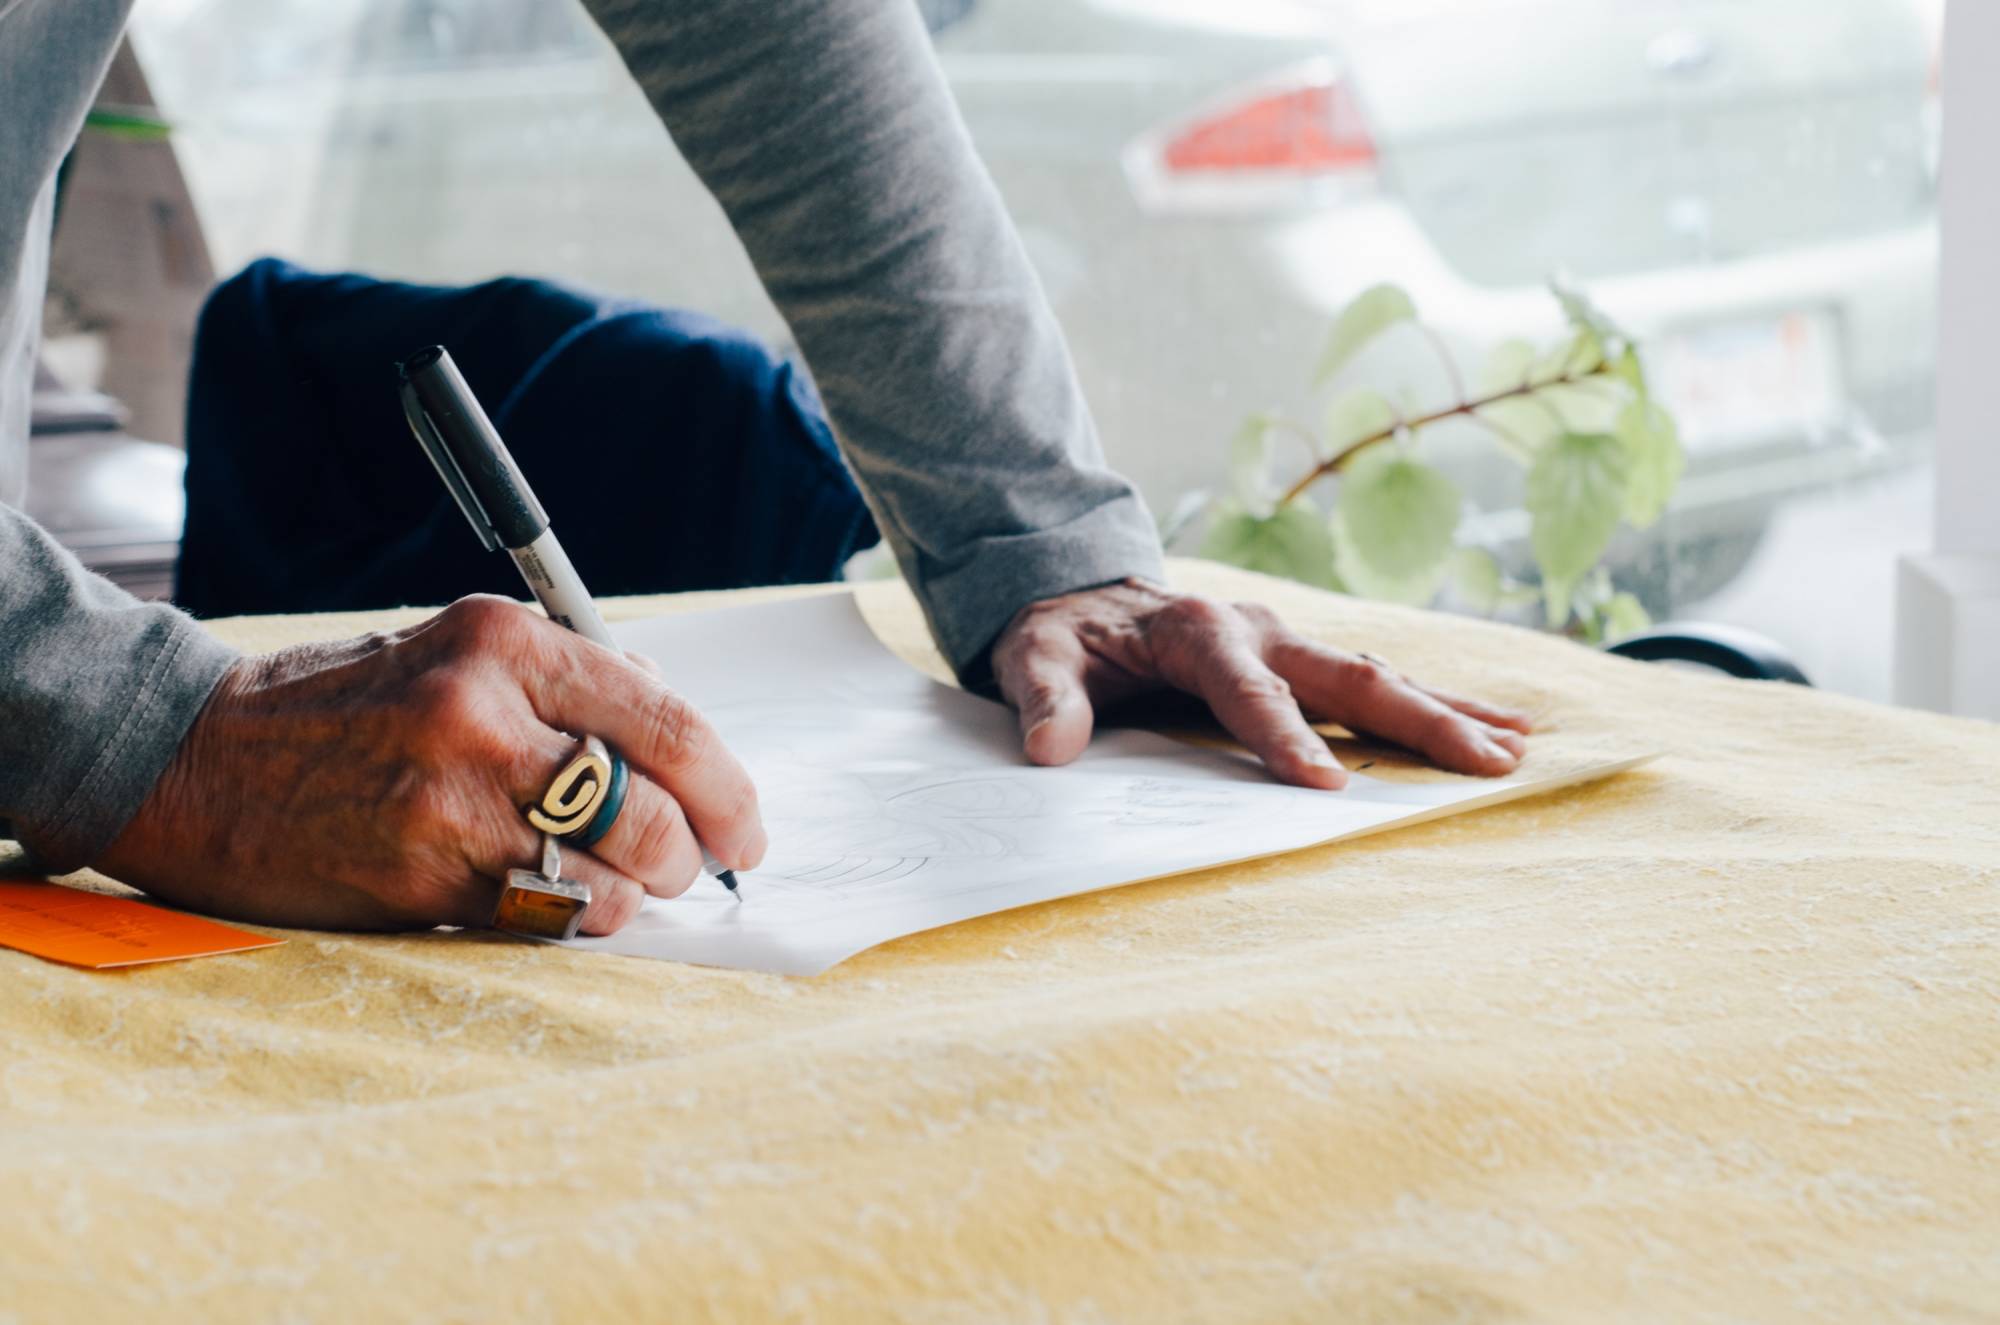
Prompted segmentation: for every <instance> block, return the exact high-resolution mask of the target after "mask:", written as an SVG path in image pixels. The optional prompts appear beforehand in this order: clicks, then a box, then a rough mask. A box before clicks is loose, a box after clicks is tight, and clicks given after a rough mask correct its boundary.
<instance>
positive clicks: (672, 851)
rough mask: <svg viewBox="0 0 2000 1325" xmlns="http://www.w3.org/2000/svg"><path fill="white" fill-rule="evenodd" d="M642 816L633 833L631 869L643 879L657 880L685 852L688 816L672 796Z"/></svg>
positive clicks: (664, 798) (665, 798)
mask: <svg viewBox="0 0 2000 1325" xmlns="http://www.w3.org/2000/svg"><path fill="white" fill-rule="evenodd" d="M662 799H663V800H664V804H661V805H659V806H657V807H656V808H654V809H653V810H651V811H650V812H648V813H646V814H645V815H643V816H641V817H640V819H639V822H638V823H637V824H636V825H634V832H633V834H632V846H631V859H630V861H629V862H628V863H629V870H630V872H631V873H633V874H635V875H637V876H638V877H640V878H642V879H647V880H655V879H657V877H658V876H659V875H660V874H662V873H663V872H664V871H665V870H667V869H668V867H670V866H671V865H672V864H673V863H674V860H675V858H676V857H677V856H679V855H681V854H682V851H681V847H682V845H683V844H682V841H681V839H682V838H684V837H685V836H687V816H686V814H685V813H684V812H683V811H682V809H681V807H680V802H679V801H676V800H674V799H673V798H672V797H671V796H668V797H663V798H662Z"/></svg>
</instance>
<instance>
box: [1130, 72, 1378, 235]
mask: <svg viewBox="0 0 2000 1325" xmlns="http://www.w3.org/2000/svg"><path fill="white" fill-rule="evenodd" d="M1375 165H1376V159H1375V140H1374V137H1373V136H1372V135H1371V134H1370V133H1369V132H1368V125H1367V122H1366V120H1365V119H1364V118H1363V116H1362V112H1361V107H1360V105H1359V104H1358V103H1357V102H1356V100H1355V98H1354V94H1353V91H1352V89H1351V88H1350V87H1349V86H1348V84H1347V83H1346V82H1345V81H1343V80H1342V79H1340V78H1339V77H1338V76H1337V75H1335V73H1334V72H1333V71H1332V70H1331V69H1330V68H1329V67H1327V66H1325V65H1322V64H1316V65H1313V66H1310V67H1308V68H1305V69H1298V70H1290V71H1288V72H1286V73H1285V74H1282V75H1280V76H1278V77H1277V78H1274V79H1271V80H1269V81H1266V82H1264V83H1260V84H1258V85H1256V86H1254V87H1250V88H1245V89H1242V90H1241V91H1239V92H1237V93H1236V94H1234V95H1232V96H1229V97H1227V98H1225V99H1223V100H1222V101H1220V102H1218V103H1216V104H1215V105H1213V106H1211V107H1209V108H1208V109H1206V110H1204V111H1201V112H1198V113H1196V114H1195V115H1193V116H1192V117H1190V118H1188V119H1186V120H1183V121H1180V122H1179V123H1176V124H1172V125H1169V126H1167V127H1165V128H1163V129H1160V130H1156V131H1154V132H1152V133H1149V134H1147V135H1145V136H1143V137H1142V138H1140V139H1139V141H1137V142H1135V143H1134V144H1132V146H1131V148H1130V149H1128V150H1127V152H1126V170H1127V174H1128V175H1129V176H1130V177H1131V180H1132V185H1133V189H1134V192H1136V193H1137V194H1138V195H1139V199H1140V201H1141V202H1142V203H1144V204H1146V205H1147V206H1148V207H1150V208H1155V209H1159V210H1167V211H1183V210H1185V211H1206V212H1213V211H1252V210H1264V209H1268V208H1271V207H1276V206H1285V205H1294V206H1295V205H1299V204H1301V203H1309V202H1315V201H1318V202H1325V201H1333V200H1338V199H1339V198H1340V197H1343V196H1347V195H1348V194H1350V193H1351V192H1352V191H1353V190H1354V189H1355V188H1356V187H1357V186H1361V187H1364V188H1366V187H1372V186H1373V184H1374V182H1375Z"/></svg>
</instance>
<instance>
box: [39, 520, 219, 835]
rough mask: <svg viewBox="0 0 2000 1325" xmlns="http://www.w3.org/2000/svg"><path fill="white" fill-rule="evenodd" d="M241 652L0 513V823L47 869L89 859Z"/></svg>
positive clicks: (139, 797) (140, 796)
mask: <svg viewBox="0 0 2000 1325" xmlns="http://www.w3.org/2000/svg"><path fill="white" fill-rule="evenodd" d="M235 657H236V654H235V653H234V651H232V650H231V649H229V648H227V647H226V646H224V645H223V644H222V643H221V642H220V641H219V640H217V639H216V638H215V637H214V636H212V635H210V634H208V633H207V632H206V631H204V630H203V629H202V628H201V627H200V626H198V625H196V624H195V623H194V621H193V620H192V619H191V618H189V617H187V616H184V615H182V614H181V613H179V612H176V611H174V610H173V609H172V608H170V607H168V606H166V605H165V604H162V603H141V602H139V601H138V600H137V599H135V598H133V597H132V596H131V595H130V594H127V593H125V592H124V591H122V590H120V589H118V588H116V587H115V586H113V585H112V584H111V583H110V582H109V581H107V580H103V579H100V578H98V577H97V576H95V575H92V574H91V573H90V572H89V571H86V570H85V569H84V568H83V567H82V565H81V564H79V563H78V561H77V559H76V558H75V557H74V556H72V555H71V554H70V553H69V551H68V550H66V549H65V548H62V547H60V546H59V545H57V543H56V542H55V540H54V539H52V538H50V537H49V536H48V535H47V534H46V533H44V532H43V531H42V530H41V528H40V527H38V526H37V525H36V524H35V523H34V522H33V521H32V520H30V519H28V518H27V517H26V516H24V515H22V514H21V513H20V512H19V511H16V510H14V509H13V508H12V507H10V506H6V505H0V676H4V677H5V678H6V684H5V685H0V820H4V821H6V822H7V823H11V825H12V831H13V833H14V835H15V836H17V837H18V838H20V840H21V841H22V842H23V843H24V844H25V845H26V846H27V847H28V849H29V850H30V851H32V852H33V853H34V855H35V857H36V861H37V863H38V864H39V865H41V866H42V867H43V868H45V869H49V870H54V871H61V870H67V869H74V868H76V867H77V866H80V865H83V864H87V863H88V862H89V861H91V860H93V859H95V858H96V857H97V856H98V855H99V854H100V853H101V852H102V851H103V849H104V848H105V847H106V846H108V845H110V843H111V840H112V839H113V838H115V837H116V836H117V835H118V832H119V830H120V829H122V828H123V827H124V826H125V824H126V822H127V821H128V820H129V819H131V817H132V815H133V814H134V813H135V812H136V811H137V810H138V808H139V804H140V802H141V801H143V800H144V799H145V798H146V793H147V792H148V791H150V790H151V789H152V786H153V783H154V782H155V781H156V780H157V779H158V778H159V775H160V772H161V770H162V769H164V768H165V767H166V765H167V761H168V760H169V759H171V758H172V757H173V754H174V751H175V750H176V749H178V748H179V746H180V743H181V738H182V737H183V736H185V735H186V734H187V729H188V728H189V726H191V725H192V724H193V722H194V720H195V717H196V715H197V714H199V713H200V712H201V708H202V705H203V704H204V703H206V702H207V700H208V695H209V692H210V691H211V690H213V689H214V688H215V683H216V681H217V680H219V679H220V678H221V676H222V673H223V670H224V669H225V668H227V667H228V666H229V664H230V663H231V661H233V660H234V659H235ZM0 826H4V825H0Z"/></svg>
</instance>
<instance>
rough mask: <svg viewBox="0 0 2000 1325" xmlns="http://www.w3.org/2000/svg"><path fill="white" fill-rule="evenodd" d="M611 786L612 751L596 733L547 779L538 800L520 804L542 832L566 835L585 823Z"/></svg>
mask: <svg viewBox="0 0 2000 1325" xmlns="http://www.w3.org/2000/svg"><path fill="white" fill-rule="evenodd" d="M610 790H611V752H610V751H609V750H607V749H606V748H605V746H604V742H602V741H600V740H598V739H597V738H596V737H595V736H586V737H584V738H583V749H581V750H579V751H577V755H576V758H574V759H572V760H570V761H569V762H568V763H567V764H564V765H563V767H562V771H561V772H559V773H557V774H556V775H555V776H554V777H553V778H551V779H550V780H549V785H548V790H546V791H544V792H543V793H542V798H541V800H539V801H537V802H536V803H535V804H533V805H526V806H523V807H522V812H523V813H524V814H526V815H527V816H528V822H529V823H531V824H533V825H534V826H535V827H537V828H539V829H541V830H542V831H543V832H545V833H550V834H553V835H554V836H556V837H567V836H569V835H570V834H571V833H575V832H580V831H582V830H583V829H584V828H586V827H588V826H589V824H590V821H591V820H592V819H593V818H595V817H596V815H597V811H598V808H599V807H600V806H602V805H603V804H604V797H605V796H606V795H607V794H608V793H609V792H610Z"/></svg>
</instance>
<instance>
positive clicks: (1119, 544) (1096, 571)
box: [913, 496, 1166, 691]
mask: <svg viewBox="0 0 2000 1325" xmlns="http://www.w3.org/2000/svg"><path fill="white" fill-rule="evenodd" d="M1128 576H1137V577H1140V578H1142V579H1151V580H1163V579H1165V578H1166V570H1165V562H1164V558H1163V556H1162V554H1161V551H1160V540H1159V535H1158V533H1157V532H1156V531H1155V530H1154V528H1153V520H1152V517H1151V515H1150V514H1148V513H1147V510H1146V506H1145V503H1144V502H1143V501H1141V500H1140V499H1139V498H1138V497H1137V496H1130V497H1125V498H1121V499H1119V500H1116V501H1111V502H1107V503H1105V504H1104V505H1102V506H1098V507H1095V508H1093V509H1092V510H1090V511H1089V512H1087V513H1085V514H1084V515H1081V516H1079V517H1077V518H1076V519H1074V520H1071V521H1069V522H1068V523H1066V524H1060V525H1056V526H1053V527H1051V528H1048V529H1038V530H1035V531H1033V532H1031V533H1018V534H1006V535H1000V536H995V537H988V538H981V539H976V540H974V541H973V542H972V543H970V544H969V545H968V546H967V548H966V550H965V552H964V554H963V555H962V556H960V557H959V558H958V559H957V560H956V564H955V565H954V566H953V567H952V568H950V569H949V570H945V571H942V572H939V573H932V574H930V575H928V576H919V577H913V579H915V580H916V590H917V598H918V600H919V601H920V602H922V604H923V606H924V612H925V614H926V615H927V616H928V617H929V618H930V625H931V633H932V635H933V636H934V637H935V638H936V639H937V642H938V647H939V648H940V649H941V650H943V652H944V655H945V658H946V660H947V661H949V662H950V663H951V666H952V669H953V670H954V671H956V672H957V673H958V677H959V680H960V682H961V683H962V684H963V685H964V686H965V687H966V689H968V690H979V691H987V690H990V689H991V688H992V676H991V672H990V670H989V667H988V659H987V653H988V651H989V650H990V649H991V648H992V645H993V640H994V637H995V636H997V635H999V633H1000V632H1001V631H1002V630H1004V629H1006V626H1007V623H1008V622H1009V621H1011V620H1013V619H1014V614H1015V613H1016V612H1019V611H1020V610H1021V609H1022V608H1023V607H1026V606H1027V605H1028V604H1029V603H1033V602H1037V601H1039V600H1041V599H1044V598H1053V597H1055V596H1056V595H1058V594H1065V593H1074V592H1076V591H1077V590H1079V589H1090V588H1095V587H1096V586H1098V585H1101V584H1111V583H1114V582H1116V581H1118V580H1122V579H1125V578H1126V577H1128Z"/></svg>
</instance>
